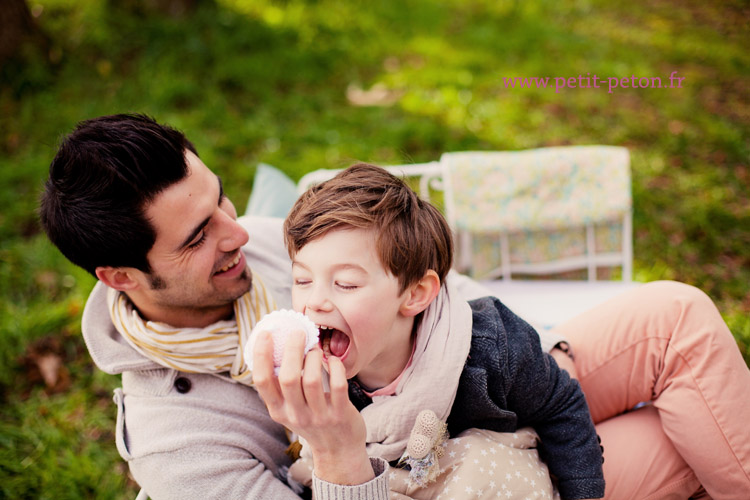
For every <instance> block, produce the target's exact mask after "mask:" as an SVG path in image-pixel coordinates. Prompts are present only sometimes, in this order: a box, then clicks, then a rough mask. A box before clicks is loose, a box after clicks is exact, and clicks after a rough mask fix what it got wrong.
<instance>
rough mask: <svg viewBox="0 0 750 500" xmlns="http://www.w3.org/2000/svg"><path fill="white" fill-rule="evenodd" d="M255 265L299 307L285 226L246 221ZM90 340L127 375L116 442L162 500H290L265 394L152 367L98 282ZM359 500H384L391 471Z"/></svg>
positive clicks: (90, 308) (108, 363) (379, 469)
mask: <svg viewBox="0 0 750 500" xmlns="http://www.w3.org/2000/svg"><path fill="white" fill-rule="evenodd" d="M240 220H241V222H242V224H243V226H244V227H245V229H247V231H248V233H249V234H250V242H249V243H248V245H246V247H245V248H243V251H244V253H245V256H246V257H247V261H248V264H249V266H250V267H251V268H252V269H253V270H254V271H256V272H258V274H259V275H260V276H262V277H263V279H264V283H265V284H266V286H267V287H268V288H269V290H270V291H271V293H273V295H274V298H275V299H276V302H277V304H278V305H279V307H286V308H288V307H290V306H291V293H290V290H291V276H290V272H291V267H290V263H289V258H288V256H287V253H286V249H285V248H284V246H283V238H282V233H281V223H280V219H265V218H259V217H243V218H242V219H240ZM82 330H83V336H84V339H85V341H86V346H87V347H88V350H89V353H90V354H91V357H92V359H93V360H94V362H95V363H96V365H97V366H98V367H99V368H100V369H101V370H102V371H104V372H106V373H111V374H122V389H117V390H116V391H115V397H114V399H115V404H116V405H117V428H116V433H115V434H116V442H117V449H118V451H119V452H120V455H121V456H122V457H123V458H124V459H125V460H126V461H127V462H128V465H129V466H130V471H131V473H132V474H133V477H134V478H135V480H136V481H137V482H138V484H140V485H141V486H142V487H143V488H144V489H145V490H146V492H147V493H148V495H149V496H150V497H151V498H153V499H155V500H161V499H175V500H177V499H179V500H184V499H191V498H200V499H211V498H216V499H222V500H231V499H279V500H283V499H289V500H293V499H294V500H298V498H299V497H298V496H297V495H296V494H295V493H294V492H293V491H292V490H291V489H290V488H289V487H288V486H287V485H286V484H285V483H284V482H283V481H282V480H280V479H279V478H280V477H281V476H283V474H284V467H285V466H288V465H289V464H290V460H289V458H288V457H287V455H286V454H285V450H286V448H287V446H288V444H289V442H288V440H287V437H286V435H285V431H284V428H283V427H282V426H281V425H279V424H277V423H276V422H274V421H273V420H271V418H270V417H269V415H268V412H267V411H266V408H265V405H264V404H263V402H262V401H261V399H260V397H259V396H258V393H257V392H256V391H255V390H254V389H252V388H251V387H248V386H246V385H242V384H238V383H235V382H233V381H232V380H231V379H230V378H228V377H226V376H223V375H208V374H195V373H181V372H177V371H175V370H171V369H167V368H164V367H162V366H160V365H157V364H156V363H154V362H153V361H150V360H148V359H146V358H145V357H143V356H141V355H140V354H139V353H138V352H136V351H135V350H134V349H133V348H131V347H130V346H129V345H128V344H127V343H126V342H125V340H124V339H123V338H122V337H121V335H120V334H119V333H118V332H117V331H116V330H115V328H114V326H113V325H112V322H111V321H110V317H109V312H108V308H107V302H106V287H105V286H104V285H103V284H102V283H97V285H96V286H95V287H94V290H93V291H92V292H91V296H90V297H89V300H88V302H87V303H86V308H85V310H84V313H83V324H82ZM374 466H375V467H376V473H380V475H379V476H378V478H376V480H375V481H372V482H370V483H368V484H367V485H364V486H362V487H361V488H359V489H360V490H361V491H360V493H362V496H361V498H371V499H381V498H382V499H386V498H387V497H388V486H387V479H386V477H385V474H384V470H383V469H384V467H385V466H384V463H382V461H380V462H379V461H375V463H374ZM315 486H316V487H317V488H318V489H319V490H320V491H319V492H318V493H317V494H316V497H317V498H320V499H321V500H324V499H325V498H341V499H346V498H352V497H350V495H352V494H355V493H357V491H355V490H357V489H358V488H351V487H350V488H344V487H337V486H331V485H327V484H322V483H321V482H320V481H317V483H316V485H315Z"/></svg>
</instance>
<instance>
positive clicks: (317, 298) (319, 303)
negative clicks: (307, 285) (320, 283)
mask: <svg viewBox="0 0 750 500" xmlns="http://www.w3.org/2000/svg"><path fill="white" fill-rule="evenodd" d="M322 288H323V287H314V288H313V290H312V291H311V292H310V295H309V296H308V297H307V303H306V304H305V306H306V307H307V309H311V310H313V311H322V312H326V311H330V310H332V309H333V304H332V303H331V301H330V300H329V298H328V294H327V293H325V290H323V289H322Z"/></svg>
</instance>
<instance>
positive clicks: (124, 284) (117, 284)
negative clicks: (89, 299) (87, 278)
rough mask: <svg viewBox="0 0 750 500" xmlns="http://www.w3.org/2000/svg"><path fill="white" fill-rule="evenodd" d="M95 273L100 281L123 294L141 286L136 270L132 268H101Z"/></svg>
mask: <svg viewBox="0 0 750 500" xmlns="http://www.w3.org/2000/svg"><path fill="white" fill-rule="evenodd" d="M95 272H96V277H97V278H99V281H101V282H102V283H104V284H105V285H107V286H108V287H110V288H114V289H115V290H119V291H121V292H127V291H130V290H135V289H136V288H138V286H139V283H138V281H137V280H136V279H135V273H134V269H133V268H130V267H110V266H99V267H97V268H96V270H95Z"/></svg>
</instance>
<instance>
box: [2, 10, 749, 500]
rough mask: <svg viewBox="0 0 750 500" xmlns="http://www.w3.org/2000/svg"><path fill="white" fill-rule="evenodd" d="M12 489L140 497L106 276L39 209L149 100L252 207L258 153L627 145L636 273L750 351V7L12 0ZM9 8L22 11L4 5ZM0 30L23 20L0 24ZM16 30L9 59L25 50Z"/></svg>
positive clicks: (324, 163)
mask: <svg viewBox="0 0 750 500" xmlns="http://www.w3.org/2000/svg"><path fill="white" fill-rule="evenodd" d="M12 4H16V5H18V4H20V5H25V6H26V7H27V8H28V14H29V17H28V20H29V21H30V22H31V23H33V24H29V25H28V26H26V25H24V24H22V23H21V24H19V23H16V24H15V28H23V27H28V28H29V29H28V30H26V31H27V34H26V35H25V36H24V37H23V38H22V42H23V43H21V44H20V45H16V46H13V47H12V50H10V52H8V51H6V52H4V55H2V54H0V57H2V59H1V60H0V64H2V66H0V77H1V78H2V80H0V294H1V297H0V397H2V401H1V404H2V408H3V411H2V417H1V418H0V499H2V498H13V499H19V498H24V499H25V498H29V499H32V498H33V499H53V498H54V499H68V498H70V499H77V498H97V499H110V498H111V499H126V498H134V496H135V494H136V486H135V484H134V483H133V482H132V481H131V480H130V479H128V475H127V467H126V466H125V465H124V463H123V462H122V461H121V460H120V459H119V456H118V455H117V452H116V450H115V447H114V436H113V428H114V414H115V408H114V405H113V404H112V402H111V393H112V389H113V388H114V387H115V386H117V385H118V383H119V382H118V379H117V378H116V377H111V376H108V375H105V374H102V373H101V372H99V371H97V370H96V369H94V368H93V365H92V363H91V360H90V358H89V356H88V354H87V352H86V349H85V346H84V345H83V341H82V339H81V335H80V314H81V310H82V307H83V304H84V303H85V300H86V296H87V294H88V292H89V290H90V289H91V287H92V286H93V279H92V278H91V277H89V276H87V275H86V274H85V273H84V272H83V271H81V270H79V269H76V268H74V267H73V266H72V265H70V264H68V263H67V261H66V260H65V259H64V258H63V257H61V256H60V255H59V254H58V253H57V251H56V250H55V249H54V248H52V247H51V245H50V244H49V243H48V242H47V241H46V239H45V237H44V235H43V234H42V233H41V232H40V228H39V224H38V221H37V216H36V213H35V209H36V205H37V199H38V195H39V193H40V190H41V186H42V183H43V181H44V180H45V178H46V173H47V168H48V166H49V162H50V160H51V158H52V156H53V155H54V152H55V146H56V144H57V142H58V140H59V138H60V137H61V135H62V134H64V133H67V132H69V131H70V130H71V129H72V128H73V127H74V125H75V124H76V123H77V122H78V121H80V120H83V119H86V118H91V117H94V116H97V115H103V114H111V113H117V112H144V113H148V114H150V115H152V116H154V117H155V118H157V119H158V120H159V121H162V122H166V123H169V124H171V125H173V126H176V127H178V128H180V129H182V130H183V131H184V132H185V133H186V134H187V136H188V137H189V138H190V139H191V140H192V141H193V143H194V144H195V145H196V147H197V148H198V150H199V152H200V153H201V156H202V158H203V160H204V161H205V162H206V164H207V165H209V167H211V168H212V169H214V170H215V171H216V172H217V173H219V174H220V175H221V176H222V177H223V179H224V185H225V188H226V191H227V193H228V195H229V196H230V198H232V199H234V200H235V202H236V204H237V206H238V207H239V208H242V207H243V206H244V203H245V200H246V199H247V196H248V194H249V193H250V189H251V186H252V179H253V175H254V173H255V167H256V165H257V163H258V162H261V161H263V162H266V163H269V164H272V165H275V166H277V167H279V168H281V169H282V170H284V171H285V172H287V173H288V174H289V175H290V176H291V177H293V178H294V179H298V178H299V177H300V176H301V175H302V174H304V173H305V172H308V171H310V170H314V169H317V168H321V167H342V166H346V165H348V164H350V163H352V162H353V161H354V160H365V161H370V162H375V163H380V164H394V163H405V162H421V161H429V160H437V159H438V158H439V156H440V154H441V153H443V152H446V151H459V150H509V149H523V148H533V147H541V146H551V145H564V144H612V145H621V146H626V147H628V148H629V149H630V151H631V155H632V169H633V195H634V202H635V219H634V221H635V222H634V239H635V241H634V247H635V278H636V279H637V280H640V281H650V280H656V279H677V280H681V281H684V282H687V283H690V284H693V285H696V286H698V287H700V288H702V289H703V290H705V291H706V292H707V293H708V294H709V295H710V296H711V297H712V298H713V299H714V300H715V301H716V303H717V305H718V306H719V308H720V310H721V312H722V314H723V315H724V317H725V319H726V321H727V323H728V324H729V326H730V328H731V330H732V333H733V334H734V335H735V337H736V339H737V341H738V345H739V346H740V349H741V351H742V353H743V355H744V356H745V359H746V360H748V361H750V351H749V348H748V346H749V345H750V294H749V293H748V292H749V290H750V285H748V283H750V196H749V195H748V193H749V192H750V142H749V140H750V135H749V134H748V132H749V128H750V92H749V91H748V89H750V50H748V49H750V36H749V34H750V33H749V30H748V26H750V11H749V9H750V8H749V7H748V4H747V3H746V2H743V1H739V0H738V1H725V2H702V1H699V0H689V1H686V2H678V1H676V0H659V1H655V2H654V1H644V0H633V1H630V2H611V3H610V2H603V1H597V0H580V1H551V0H550V1H544V0H542V1H535V2H522V1H512V2H511V1H503V0H476V1H459V0H452V1H437V0H397V1H394V0H387V1H386V0H384V1H378V2H354V1H352V2H338V1H331V0H319V1H313V0H309V1H302V0H288V1H285V2H281V1H278V2H272V1H267V0H258V1H251V0H214V1H208V0H122V1H116V0H75V1H74V0H69V1H66V0H38V1H37V0H27V1H26V3H25V4H24V3H23V2H22V1H20V0H4V3H3V6H2V9H7V10H5V13H6V14H7V13H9V12H10V7H11V5H12ZM0 22H7V16H4V17H3V16H0ZM4 29H5V30H6V31H4V34H5V35H8V34H11V31H10V30H9V29H8V26H0V31H2V30H4ZM8 38H9V37H8V36H3V37H0V44H2V45H4V46H5V47H0V50H2V49H4V48H6V47H7V46H8V43H10V42H8ZM673 71H677V76H679V77H684V78H685V79H684V80H683V85H682V88H679V89H676V88H674V89H666V88H662V89H646V88H636V89H632V88H628V89H623V88H618V89H615V90H614V91H613V92H612V93H608V92H607V89H606V88H600V89H592V88H588V89H586V88H582V89H581V88H578V89H563V90H562V91H560V92H558V93H556V92H555V91H554V88H546V89H537V88H532V89H529V88H523V89H521V88H514V89H509V88H506V87H505V85H504V78H510V77H533V76H538V77H547V76H549V77H558V76H560V77H577V76H578V75H583V76H586V75H587V74H589V75H590V76H592V77H593V75H594V74H596V75H598V76H599V78H600V79H601V78H607V77H620V78H622V77H630V76H631V75H635V76H636V77H637V78H638V77H649V78H650V77H660V78H661V79H662V81H663V82H665V84H666V81H667V79H668V77H669V75H670V73H672V72H673Z"/></svg>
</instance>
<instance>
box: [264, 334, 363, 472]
mask: <svg viewBox="0 0 750 500" xmlns="http://www.w3.org/2000/svg"><path fill="white" fill-rule="evenodd" d="M304 343H305V338H304V334H303V332H301V331H300V332H294V333H293V334H292V335H291V336H290V338H289V340H288V341H287V344H286V346H285V348H284V354H283V357H282V362H281V369H280V371H279V376H278V377H276V376H275V375H274V373H273V340H272V338H271V335H270V334H269V333H268V332H262V333H261V334H260V336H259V338H258V341H257V342H256V344H255V352H254V353H253V367H254V370H253V383H254V384H255V387H256V389H257V390H258V393H259V394H260V396H261V397H262V398H263V401H265V403H266V406H267V407H268V412H269V414H270V415H271V418H273V419H274V420H275V421H276V422H278V423H280V424H282V425H283V426H285V427H286V428H287V429H289V430H291V431H293V432H296V433H297V434H299V435H300V436H301V437H303V438H304V439H305V440H306V441H307V444H308V445H309V446H310V451H312V455H313V464H314V467H315V475H316V476H317V477H318V478H319V479H322V480H324V481H327V482H329V483H336V484H349V485H353V484H362V483H365V482H367V481H369V480H371V479H373V478H374V477H375V474H374V472H373V470H372V466H371V465H370V460H369V458H368V456H367V451H366V449H365V441H366V437H367V434H366V429H365V422H364V419H363V418H362V416H361V415H360V414H359V412H358V411H357V409H356V408H355V407H354V405H352V403H351V402H350V401H349V393H348V383H347V380H346V370H345V369H344V365H343V363H341V360H339V359H338V358H336V357H333V356H331V357H329V358H328V372H329V374H330V393H326V392H325V391H324V388H323V372H322V370H323V351H321V350H320V348H319V347H316V348H314V349H312V350H311V351H310V352H308V353H307V356H305V355H304Z"/></svg>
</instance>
